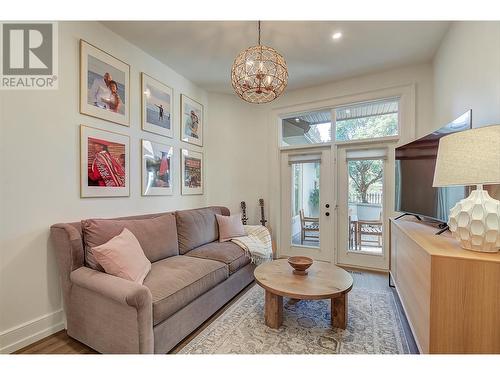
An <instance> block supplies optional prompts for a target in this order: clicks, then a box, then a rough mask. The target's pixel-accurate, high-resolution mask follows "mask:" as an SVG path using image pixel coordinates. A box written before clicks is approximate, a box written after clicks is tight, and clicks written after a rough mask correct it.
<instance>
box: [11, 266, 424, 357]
mask: <svg viewBox="0 0 500 375" xmlns="http://www.w3.org/2000/svg"><path fill="white" fill-rule="evenodd" d="M349 272H350V273H351V275H352V276H353V279H354V284H355V285H356V286H358V287H362V288H368V289H374V290H386V291H390V292H392V293H394V295H395V297H396V298H395V299H396V303H397V305H398V306H397V307H398V312H399V316H400V318H401V322H402V324H403V329H404V331H405V334H406V337H407V338H408V341H409V346H410V353H412V354H415V353H418V349H417V346H416V344H415V341H414V339H413V335H412V333H411V330H410V327H409V325H408V321H407V320H406V316H405V315H404V312H403V308H402V306H401V303H400V301H399V298H398V297H397V294H396V292H395V290H394V289H393V288H390V287H389V284H388V279H387V274H384V273H378V272H370V271H359V270H349ZM254 285H255V283H252V284H250V285H249V286H248V287H246V288H245V289H243V290H242V291H241V292H240V293H239V294H238V295H237V296H236V297H235V298H233V299H232V300H231V301H230V302H228V303H227V304H226V305H225V306H224V307H222V308H221V309H220V310H219V311H217V312H216V313H215V314H214V315H213V316H212V317H210V319H208V320H207V321H206V322H205V323H203V324H202V325H201V326H200V327H198V328H197V329H196V330H195V331H194V332H193V333H191V334H190V335H189V336H187V337H186V338H185V339H184V340H183V341H182V342H180V343H179V344H178V345H177V346H176V347H175V348H173V349H172V350H171V351H170V352H169V354H175V353H177V352H178V351H179V350H181V349H182V348H183V347H184V346H185V345H186V344H187V343H189V342H190V341H191V340H192V339H193V338H194V337H195V336H196V335H198V334H199V333H200V332H201V331H203V329H204V328H206V327H207V326H208V325H209V324H210V323H212V322H213V321H214V320H215V319H217V318H218V317H219V316H220V315H221V314H222V313H223V312H224V311H226V310H227V309H228V308H229V307H230V306H231V305H232V304H234V303H235V302H236V301H237V300H238V299H239V298H240V297H242V296H243V295H244V294H245V293H246V292H247V291H248V289H250V288H251V287H252V286H254ZM14 354H97V352H96V351H94V350H93V349H91V348H89V347H88V346H86V345H84V344H82V343H80V342H79V341H76V340H74V339H72V338H71V337H69V336H68V335H67V334H66V330H62V331H59V332H57V333H55V334H53V335H50V336H48V337H46V338H44V339H42V340H40V341H37V342H35V343H33V344H31V345H29V346H27V347H25V348H23V349H20V350H18V351H17V352H15V353H14Z"/></svg>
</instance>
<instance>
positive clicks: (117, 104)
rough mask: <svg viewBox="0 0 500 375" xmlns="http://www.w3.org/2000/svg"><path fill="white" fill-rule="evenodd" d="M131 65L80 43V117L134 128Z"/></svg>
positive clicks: (82, 41)
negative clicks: (81, 115)
mask: <svg viewBox="0 0 500 375" xmlns="http://www.w3.org/2000/svg"><path fill="white" fill-rule="evenodd" d="M129 93H130V65H128V64H127V63H125V62H123V61H121V60H119V59H117V58H116V57H113V56H112V55H110V54H109V53H107V52H105V51H103V50H101V49H99V48H97V47H95V46H93V45H92V44H90V43H88V42H86V41H85V40H83V39H80V113H82V114H84V115H88V116H92V117H96V118H100V119H103V120H107V121H111V122H114V123H117V124H120V125H124V126H130V95H129Z"/></svg>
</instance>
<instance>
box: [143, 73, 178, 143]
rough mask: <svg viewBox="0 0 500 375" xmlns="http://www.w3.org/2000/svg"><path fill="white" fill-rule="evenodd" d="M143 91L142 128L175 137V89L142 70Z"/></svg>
mask: <svg viewBox="0 0 500 375" xmlns="http://www.w3.org/2000/svg"><path fill="white" fill-rule="evenodd" d="M141 92H142V102H141V107H142V130H144V131H147V132H150V133H155V134H159V135H163V136H165V137H170V138H173V135H174V129H173V124H174V119H173V96H174V95H173V94H174V91H173V89H172V88H171V87H169V86H167V85H165V84H163V83H161V82H160V81H158V80H156V79H154V78H153V77H151V76H149V75H147V74H146V73H144V72H142V73H141Z"/></svg>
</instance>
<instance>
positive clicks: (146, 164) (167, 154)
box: [141, 139, 175, 196]
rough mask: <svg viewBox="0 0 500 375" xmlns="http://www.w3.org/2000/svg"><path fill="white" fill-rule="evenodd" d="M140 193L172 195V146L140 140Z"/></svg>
mask: <svg viewBox="0 0 500 375" xmlns="http://www.w3.org/2000/svg"><path fill="white" fill-rule="evenodd" d="M141 155H142V156H141V165H142V169H141V170H142V173H141V174H142V195H143V196H151V195H173V186H174V185H173V181H174V178H173V174H174V171H173V167H174V165H175V163H174V147H173V146H171V145H168V144H163V143H158V142H154V141H150V140H147V139H142V140H141Z"/></svg>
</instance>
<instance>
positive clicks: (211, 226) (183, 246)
mask: <svg viewBox="0 0 500 375" xmlns="http://www.w3.org/2000/svg"><path fill="white" fill-rule="evenodd" d="M215 214H219V215H226V216H229V210H228V209H227V208H225V207H206V208H198V209H195V210H184V211H177V212H176V213H175V216H176V222H177V236H178V238H179V253H180V254H185V253H187V252H188V251H189V250H193V249H194V248H195V247H198V246H201V245H204V244H206V243H209V242H213V241H215V240H217V239H218V238H219V226H218V225H217V220H216V219H215Z"/></svg>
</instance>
